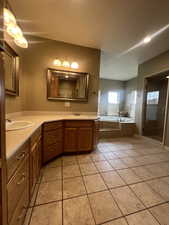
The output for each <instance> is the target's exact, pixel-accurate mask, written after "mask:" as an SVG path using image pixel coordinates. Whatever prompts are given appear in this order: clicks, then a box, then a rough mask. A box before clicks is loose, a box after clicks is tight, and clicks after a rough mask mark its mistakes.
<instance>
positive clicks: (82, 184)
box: [24, 138, 169, 225]
mask: <svg viewBox="0 0 169 225" xmlns="http://www.w3.org/2000/svg"><path fill="white" fill-rule="evenodd" d="M28 224H29V225H37V224H40V225H95V224H105V225H168V224H169V152H168V151H166V150H164V149H162V148H161V147H160V146H157V145H155V144H152V143H149V142H145V141H143V140H141V139H138V138H120V139H112V140H109V141H107V140H102V141H100V143H99V144H98V148H97V150H96V151H95V152H92V153H90V154H85V155H76V156H63V157H60V158H57V159H55V160H53V161H52V162H50V163H48V164H47V165H46V166H45V167H44V168H43V170H42V177H41V180H40V181H39V183H37V185H36V190H35V192H34V196H33V198H32V201H31V205H30V208H29V210H28V213H27V217H26V220H25V224H24V225H28Z"/></svg>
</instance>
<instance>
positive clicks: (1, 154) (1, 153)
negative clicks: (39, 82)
mask: <svg viewBox="0 0 169 225" xmlns="http://www.w3.org/2000/svg"><path fill="white" fill-rule="evenodd" d="M4 4H5V0H1V1H0V18H1V19H0V28H1V29H0V39H1V40H2V45H4V41H3V40H4V32H3V30H4V21H3V8H4ZM4 80H5V78H4V63H3V57H2V53H0V159H1V162H2V168H1V169H0V225H2V224H4V225H5V224H7V188H6V184H7V181H6V179H7V176H6V174H7V170H6V165H7V164H6V152H5V81H4Z"/></svg>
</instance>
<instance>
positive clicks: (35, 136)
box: [31, 127, 42, 147]
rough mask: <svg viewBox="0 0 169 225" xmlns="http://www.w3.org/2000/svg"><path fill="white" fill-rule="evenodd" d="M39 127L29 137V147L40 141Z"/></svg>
mask: <svg viewBox="0 0 169 225" xmlns="http://www.w3.org/2000/svg"><path fill="white" fill-rule="evenodd" d="M41 131H42V129H41V127H40V128H38V129H37V130H36V131H35V132H34V133H33V134H32V136H31V147H32V146H33V145H34V144H35V143H36V142H37V141H38V140H39V139H40V137H41Z"/></svg>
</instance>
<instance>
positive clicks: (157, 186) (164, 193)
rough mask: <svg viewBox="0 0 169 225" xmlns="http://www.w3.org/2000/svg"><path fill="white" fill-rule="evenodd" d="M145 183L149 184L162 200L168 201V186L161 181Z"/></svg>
mask: <svg viewBox="0 0 169 225" xmlns="http://www.w3.org/2000/svg"><path fill="white" fill-rule="evenodd" d="M146 183H147V184H149V185H150V187H151V188H152V189H153V190H154V191H156V192H157V193H158V194H160V195H161V197H162V198H163V199H164V200H166V201H169V185H168V184H167V183H166V182H164V181H163V180H161V179H156V180H152V181H147V182H146Z"/></svg>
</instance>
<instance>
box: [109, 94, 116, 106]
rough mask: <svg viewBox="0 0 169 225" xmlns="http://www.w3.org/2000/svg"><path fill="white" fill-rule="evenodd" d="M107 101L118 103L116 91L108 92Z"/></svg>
mask: <svg viewBox="0 0 169 225" xmlns="http://www.w3.org/2000/svg"><path fill="white" fill-rule="evenodd" d="M108 103H109V104H118V93H117V92H109V93H108Z"/></svg>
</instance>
